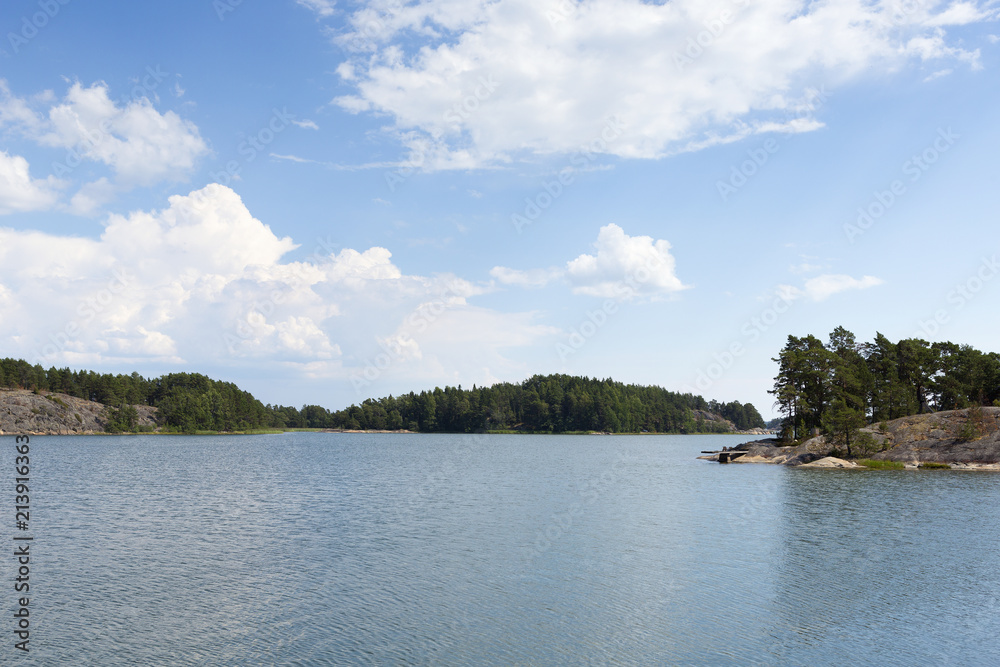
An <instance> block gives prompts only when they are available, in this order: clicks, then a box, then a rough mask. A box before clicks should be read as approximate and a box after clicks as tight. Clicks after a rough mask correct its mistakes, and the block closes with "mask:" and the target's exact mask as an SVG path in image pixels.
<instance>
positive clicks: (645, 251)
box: [490, 223, 688, 300]
mask: <svg viewBox="0 0 1000 667" xmlns="http://www.w3.org/2000/svg"><path fill="white" fill-rule="evenodd" d="M594 248H595V249H596V254H593V255H588V254H583V255H580V256H579V257H577V258H576V259H572V260H570V261H568V262H566V266H565V268H555V267H553V268H548V269H529V270H526V271H521V270H517V269H511V268H508V267H505V266H495V267H493V268H492V269H491V270H490V276H492V277H493V278H494V279H495V280H496V281H497V282H499V283H500V284H502V285H512V286H515V287H522V288H526V289H537V288H541V287H545V286H546V285H548V284H549V283H551V282H553V281H555V280H560V279H565V280H566V281H567V282H568V283H569V284H570V286H571V287H572V290H573V293H574V294H586V295H589V296H596V297H601V298H613V299H620V300H633V299H637V298H639V299H642V298H652V299H656V298H660V297H662V296H664V295H667V294H671V293H673V292H678V291H680V290H684V289H687V287H688V286H687V285H684V284H683V283H682V282H681V280H680V279H679V278H678V277H677V275H676V266H675V261H674V257H673V255H671V254H670V243H669V242H667V241H665V240H663V239H659V240H656V241H654V240H653V238H652V237H650V236H629V235H627V234H626V233H625V231H624V230H623V229H622V228H621V227H619V226H618V225H616V224H614V223H611V224H608V225H605V226H603V227H601V229H600V231H599V232H598V234H597V241H596V242H595V243H594Z"/></svg>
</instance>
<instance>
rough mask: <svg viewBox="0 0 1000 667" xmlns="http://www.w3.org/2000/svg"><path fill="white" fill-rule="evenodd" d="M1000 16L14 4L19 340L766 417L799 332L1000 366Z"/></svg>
mask: <svg viewBox="0 0 1000 667" xmlns="http://www.w3.org/2000/svg"><path fill="white" fill-rule="evenodd" d="M95 4H96V5H97V6H94V5H95ZM998 17H1000V5H998V4H997V3H996V2H951V1H947V2H933V1H931V0H927V1H926V2H920V1H914V2H907V3H892V2H885V3H883V2H874V3H872V2H868V3H860V2H819V3H817V2H810V3H806V2H793V1H783V2H746V1H744V0H736V1H732V0H726V1H725V2H693V1H692V2H688V1H680V2H672V3H667V4H655V3H642V2H639V1H638V0H616V1H611V0H589V1H587V2H575V1H573V0H536V1H534V2H528V1H526V0H493V1H492V2H484V1H476V0H462V1H461V2H458V1H457V0H420V1H410V2H403V1H402V0H378V1H375V2H367V3H366V2H332V1H328V0H300V1H298V2H296V1H295V0H278V1H275V2H269V3H254V2H236V0H217V1H215V2H213V1H212V0H199V1H197V2H195V1H185V0H181V1H179V2H174V3H169V4H168V3H160V4H154V5H148V4H146V3H84V2H79V1H74V0H49V1H48V2H45V1H41V2H39V1H38V0H36V1H35V2H22V1H19V0H18V1H13V2H8V3H5V4H4V6H3V8H2V9H0V24H2V26H3V31H2V32H3V39H2V40H0V80H2V86H0V141H2V146H0V151H2V152H0V355H3V356H12V357H23V358H26V359H29V360H31V361H33V362H37V363H41V364H42V365H43V366H45V367H50V366H59V367H63V366H70V367H73V368H91V369H95V370H100V371H108V372H132V371H133V370H137V371H139V372H140V373H142V374H144V375H159V374H161V373H165V372H172V371H182V370H185V371H197V372H204V373H207V374H209V375H211V376H213V377H217V378H221V379H226V380H230V381H233V382H236V383H237V384H239V385H240V386H242V387H244V388H246V389H248V390H250V391H252V392H253V393H254V394H255V395H256V396H258V397H259V398H260V399H261V400H263V401H265V402H270V403H282V404H292V405H301V404H303V403H318V404H321V405H324V406H326V407H329V408H331V409H336V408H341V407H344V406H346V405H348V404H350V403H352V402H357V401H360V400H363V399H364V398H367V397H374V396H384V395H388V394H390V393H392V394H396V393H400V392H405V391H410V390H417V391H419V390H421V389H425V388H432V387H434V386H443V385H445V384H450V385H458V384H461V385H462V386H466V387H469V386H472V385H473V384H480V385H481V384H491V383H493V382H497V381H520V380H522V379H524V378H526V377H528V376H530V375H532V374H535V373H554V372H562V373H571V374H578V375H587V376H598V377H613V378H615V379H617V380H621V381H625V382H635V383H641V384H657V385H661V386H664V387H666V388H668V389H672V390H678V391H694V392H696V393H700V394H703V395H704V396H706V397H707V398H716V399H719V400H724V401H728V400H734V399H735V400H740V401H751V402H753V403H754V404H755V405H756V406H757V407H758V409H759V410H760V411H761V413H762V414H764V415H765V416H771V415H772V414H773V410H772V407H771V400H770V397H769V396H768V395H767V393H766V392H767V389H769V388H770V387H771V384H772V380H773V376H774V373H775V365H774V364H773V362H772V361H771V358H772V357H774V356H776V355H777V353H778V351H779V350H780V348H781V347H782V345H783V343H784V341H785V338H786V337H787V336H788V335H789V334H793V335H805V334H807V333H813V334H815V335H817V336H820V337H821V338H824V339H825V338H826V336H827V334H828V333H829V332H830V331H832V330H833V329H834V328H835V327H837V326H845V327H847V328H848V329H850V330H852V331H854V332H855V333H856V334H857V336H858V337H859V339H862V340H869V339H871V338H872V337H874V335H875V333H876V331H879V332H882V333H883V334H885V335H886V336H888V337H890V338H892V339H894V340H895V339H900V338H906V337H912V336H920V337H923V338H925V339H927V340H932V341H933V340H952V341H955V342H959V343H967V344H970V345H973V346H975V347H978V348H980V349H984V350H997V349H998V347H997V344H996V331H997V330H998V326H997V324H998V322H997V307H996V306H997V300H998V296H1000V291H998V290H1000V280H996V281H993V280H992V279H993V278H994V277H996V274H997V273H998V271H1000V267H998V266H997V263H996V254H997V250H998V248H997V245H998V244H997V240H998V233H997V231H996V229H997V227H996V220H997V218H996V212H997V211H998V210H1000V205H998V204H1000V194H998V193H1000V187H998V186H1000V182H998V181H1000V170H998V168H997V159H998V158H997V156H998V155H1000V150H998V149H1000V124H998V123H997V122H996V110H997V109H998V108H1000V86H998V82H1000V79H998V77H997V74H996V73H997V70H998V67H1000V58H998V54H1000V37H998V35H1000V24H998V23H997V19H998Z"/></svg>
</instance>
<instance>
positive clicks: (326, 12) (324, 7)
mask: <svg viewBox="0 0 1000 667" xmlns="http://www.w3.org/2000/svg"><path fill="white" fill-rule="evenodd" d="M297 2H298V3H299V4H300V5H302V6H303V7H305V8H306V9H311V10H313V11H314V12H316V14H318V15H319V16H320V17H322V18H326V17H328V16H333V13H334V8H335V7H336V5H337V3H336V2H334V1H333V0H297Z"/></svg>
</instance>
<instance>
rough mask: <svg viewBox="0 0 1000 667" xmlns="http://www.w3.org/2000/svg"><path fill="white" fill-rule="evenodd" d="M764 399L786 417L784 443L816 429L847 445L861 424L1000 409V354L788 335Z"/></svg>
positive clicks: (878, 338)
mask: <svg viewBox="0 0 1000 667" xmlns="http://www.w3.org/2000/svg"><path fill="white" fill-rule="evenodd" d="M774 361H776V362H777V363H778V375H777V376H776V377H775V380H774V388H773V389H772V390H770V392H769V393H771V394H773V395H774V397H775V405H776V406H777V407H778V409H779V411H780V413H781V414H782V415H783V420H782V437H783V438H784V439H785V440H797V439H800V438H802V437H804V436H806V435H808V434H810V433H813V432H814V429H819V430H820V431H822V432H824V433H826V434H828V435H832V436H835V437H837V438H838V439H840V440H844V441H846V443H847V444H848V446H849V445H850V442H851V438H852V436H854V437H856V436H857V432H858V430H859V429H860V428H861V427H863V426H865V425H866V424H873V423H877V422H883V421H887V420H891V419H897V418H899V417H906V416H909V415H914V414H921V413H924V412H930V411H935V412H936V411H941V410H955V409H960V408H969V407H977V406H989V405H1000V354H997V353H996V352H990V353H985V352H981V351H979V350H976V349H974V348H972V347H970V346H968V345H958V344H956V343H950V342H938V343H928V342H927V341H925V340H921V339H918V338H907V339H904V340H900V341H898V342H896V343H893V342H892V341H890V340H889V339H888V338H886V337H885V336H883V335H882V334H881V333H876V335H875V340H874V341H872V342H870V343H859V342H858V341H857V340H856V338H855V336H854V334H853V333H851V332H850V331H847V330H846V329H844V328H843V327H837V328H836V329H835V330H834V331H833V333H831V334H830V337H829V340H828V342H827V343H826V344H825V345H824V344H823V342H822V341H821V340H819V339H818V338H816V337H815V336H813V335H808V336H805V337H801V338H799V337H796V336H789V337H788V340H787V342H786V344H785V347H784V348H783V349H782V350H781V352H780V353H779V355H778V357H777V358H775V359H774Z"/></svg>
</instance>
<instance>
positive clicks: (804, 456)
mask: <svg viewBox="0 0 1000 667" xmlns="http://www.w3.org/2000/svg"><path fill="white" fill-rule="evenodd" d="M862 433H865V434H867V435H868V437H869V438H870V439H871V442H872V443H873V444H872V445H870V447H871V449H872V450H873V451H870V452H854V454H855V455H856V456H857V457H858V458H867V459H872V460H875V461H896V462H898V463H902V464H903V465H904V466H905V467H907V468H916V467H920V466H922V465H925V464H948V465H949V466H950V467H951V468H953V469H966V470H1000V408H998V407H986V408H981V409H979V410H969V409H966V410H948V411H944V412H934V413H930V414H923V415H912V416H910V417H903V418H900V419H895V420H893V421H889V422H881V423H879V424H873V425H872V426H869V427H866V428H864V429H862ZM856 448H857V447H856ZM832 454H837V455H839V456H843V455H844V452H843V449H842V448H838V447H837V446H836V445H834V444H833V443H831V442H830V441H829V439H828V438H826V437H825V436H816V437H814V438H811V439H809V440H806V441H805V442H803V443H801V444H799V445H796V446H784V445H783V444H782V442H781V441H779V440H777V439H775V438H768V439H764V440H754V441H751V442H746V443H744V444H742V445H738V446H737V447H734V448H733V449H732V450H727V451H724V452H721V453H713V454H709V455H706V456H700V457H698V458H701V459H706V460H710V461H719V460H720V459H724V460H727V461H728V462H732V463H770V464H776V465H785V466H806V467H840V468H850V467H859V466H858V465H857V464H856V463H853V462H851V461H846V460H844V459H842V458H836V457H833V456H831V455H832Z"/></svg>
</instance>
